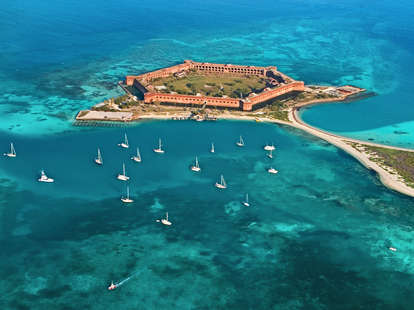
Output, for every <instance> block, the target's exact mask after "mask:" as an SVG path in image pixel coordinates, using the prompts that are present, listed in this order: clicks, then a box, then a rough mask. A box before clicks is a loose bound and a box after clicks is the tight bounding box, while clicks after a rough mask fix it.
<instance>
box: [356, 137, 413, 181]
mask: <svg viewBox="0 0 414 310" xmlns="http://www.w3.org/2000/svg"><path fill="white" fill-rule="evenodd" d="M352 146H353V147H354V148H355V149H357V150H360V149H361V148H363V149H364V150H365V152H366V153H368V154H369V155H370V158H369V159H370V160H372V161H373V162H376V163H377V164H378V165H380V166H381V167H382V168H384V169H386V170H387V171H389V172H390V173H392V171H390V170H393V171H395V172H397V173H398V175H400V176H401V178H402V179H403V180H404V182H405V184H406V185H407V186H409V187H412V188H414V152H409V151H401V150H394V149H388V148H383V147H377V146H370V145H366V144H360V143H352Z"/></svg>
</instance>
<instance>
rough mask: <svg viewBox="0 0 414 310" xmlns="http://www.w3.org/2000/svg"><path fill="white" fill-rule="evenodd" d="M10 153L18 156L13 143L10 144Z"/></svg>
mask: <svg viewBox="0 0 414 310" xmlns="http://www.w3.org/2000/svg"><path fill="white" fill-rule="evenodd" d="M10 152H11V153H12V154H13V155H16V150H15V149H14V145H13V142H12V143H10Z"/></svg>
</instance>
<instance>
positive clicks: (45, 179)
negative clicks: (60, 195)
mask: <svg viewBox="0 0 414 310" xmlns="http://www.w3.org/2000/svg"><path fill="white" fill-rule="evenodd" d="M37 180H38V181H39V182H44V183H53V182H55V180H54V179H52V178H49V177H48V176H47V175H46V173H45V171H44V170H42V171H41V172H40V178H39V179H37Z"/></svg>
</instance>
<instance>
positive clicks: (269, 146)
mask: <svg viewBox="0 0 414 310" xmlns="http://www.w3.org/2000/svg"><path fill="white" fill-rule="evenodd" d="M264 150H265V151H274V150H275V146H274V145H273V143H272V144H266V145H265V146H264Z"/></svg>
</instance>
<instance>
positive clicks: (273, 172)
mask: <svg viewBox="0 0 414 310" xmlns="http://www.w3.org/2000/svg"><path fill="white" fill-rule="evenodd" d="M267 172H269V173H272V174H276V173H278V172H279V171H277V170H276V169H275V168H273V167H270V168H269V169H267Z"/></svg>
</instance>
